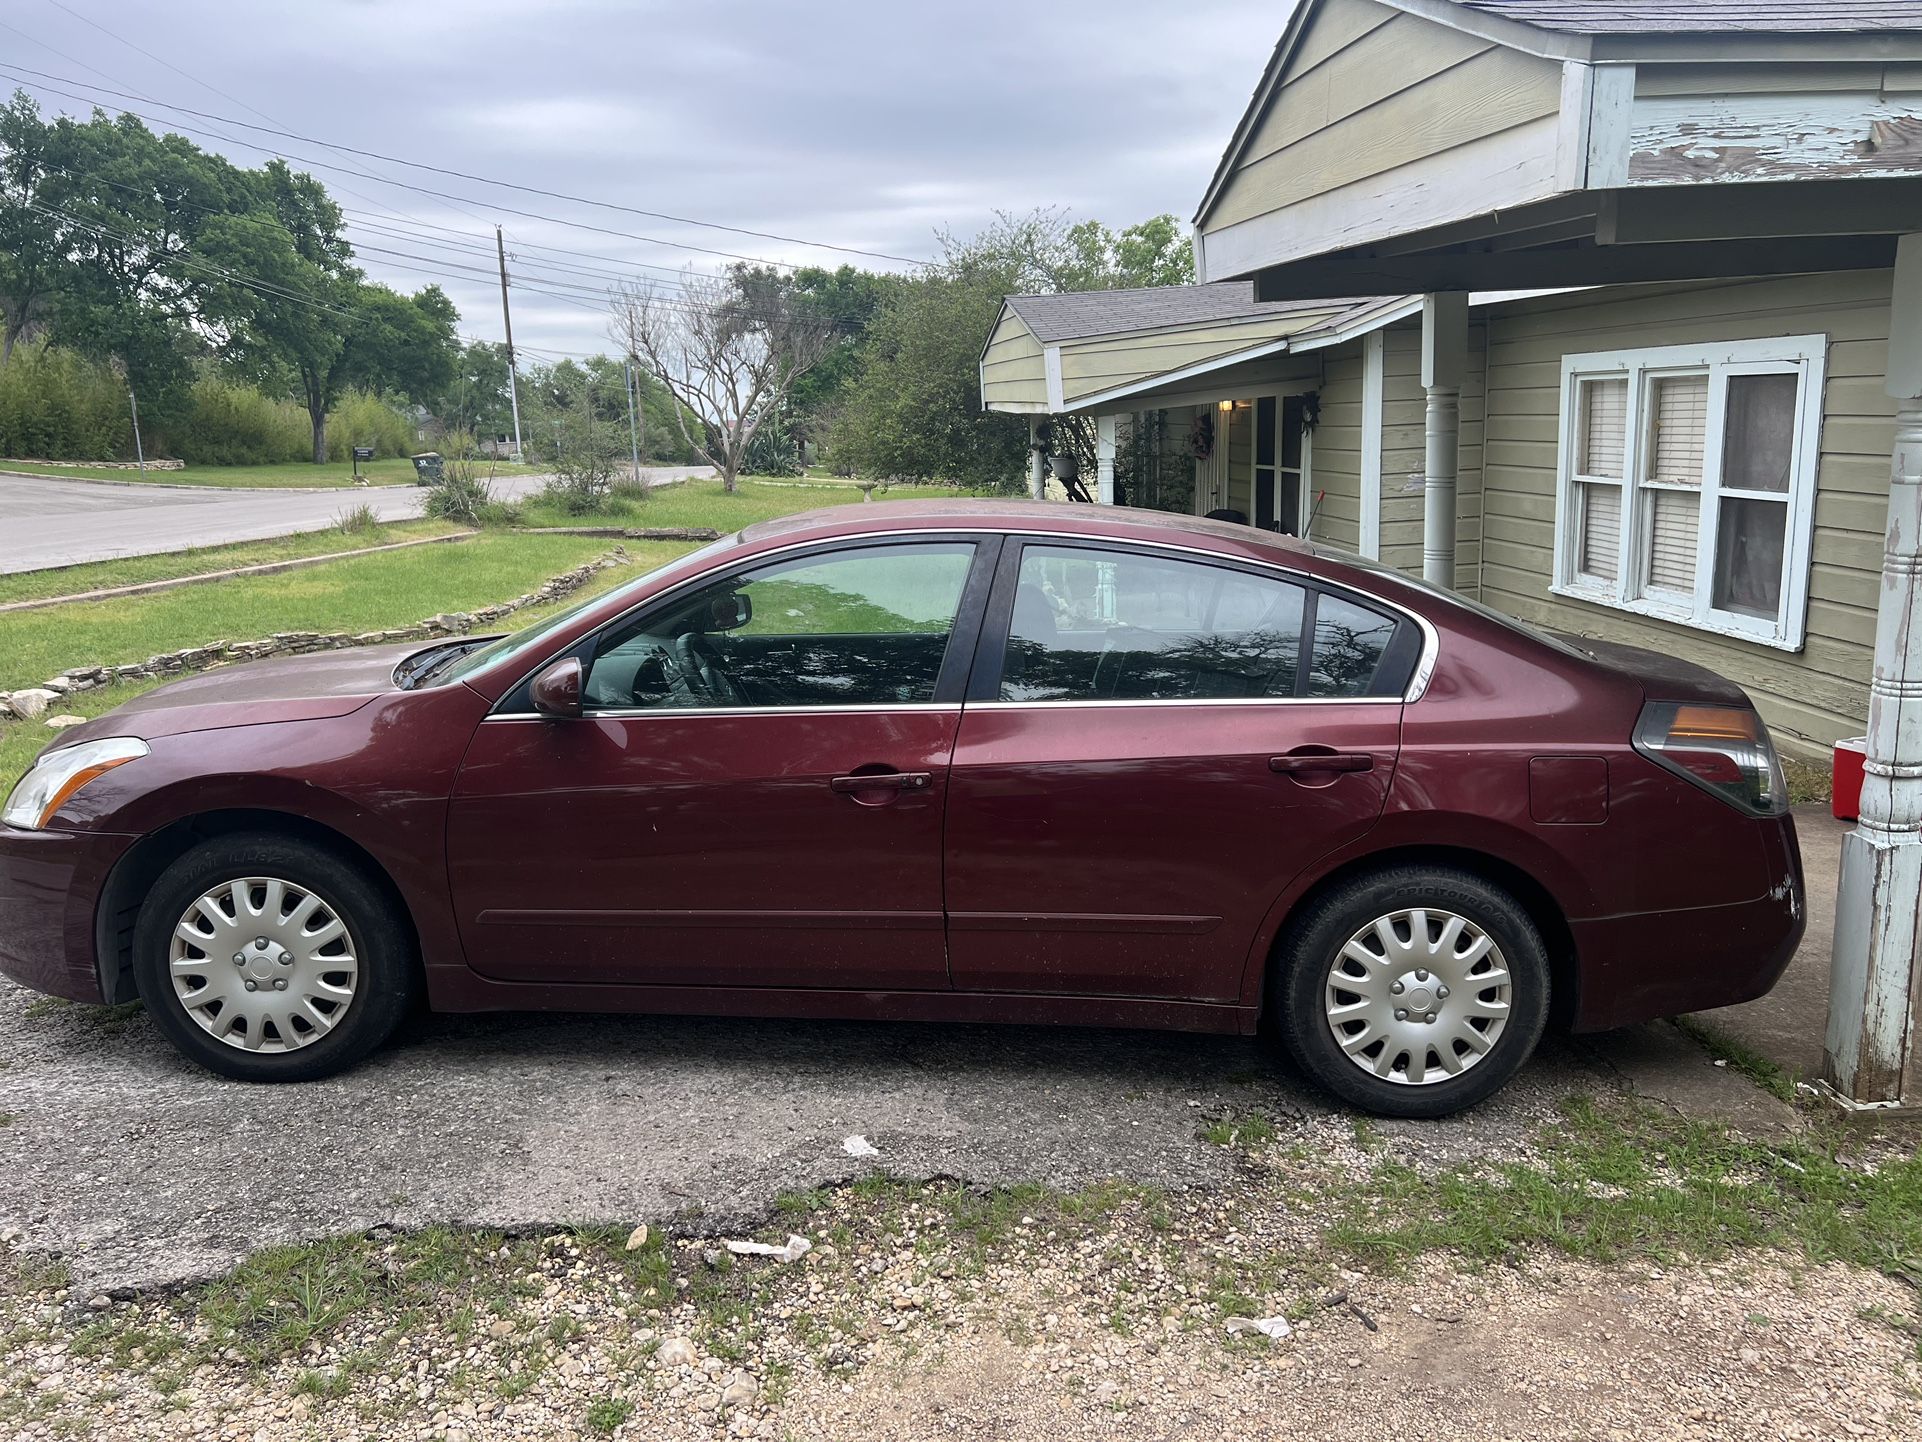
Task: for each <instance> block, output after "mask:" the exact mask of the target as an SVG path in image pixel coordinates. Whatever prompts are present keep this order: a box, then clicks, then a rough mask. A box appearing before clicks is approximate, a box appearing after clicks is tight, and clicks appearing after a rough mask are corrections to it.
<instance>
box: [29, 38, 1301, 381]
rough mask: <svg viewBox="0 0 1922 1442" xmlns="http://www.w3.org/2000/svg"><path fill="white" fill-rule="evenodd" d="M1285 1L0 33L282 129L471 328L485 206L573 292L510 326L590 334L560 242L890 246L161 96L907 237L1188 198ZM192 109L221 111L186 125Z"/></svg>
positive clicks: (599, 251) (225, 148) (49, 58)
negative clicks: (1014, 216) (766, 235)
mask: <svg viewBox="0 0 1922 1442" xmlns="http://www.w3.org/2000/svg"><path fill="white" fill-rule="evenodd" d="M1289 9H1290V4H1289V0H1180V3H1170V0H968V3H955V0H940V3H930V0H921V3H915V0H890V3H880V0H814V3H805V0H680V3H676V4H661V3H657V0H518V3H511V0H305V3H302V4H300V5H298V6H295V5H288V4H284V3H275V0H168V3H166V4H164V5H154V4H134V3H130V0H9V3H8V4H7V5H6V7H5V11H4V15H0V27H4V28H0V58H4V59H5V60H6V61H7V63H9V64H12V65H22V66H29V67H31V68H33V69H36V70H43V71H47V72H50V73H52V74H55V75H60V76H65V77H68V78H70V79H74V80H80V81H84V82H86V83H87V84H90V85H95V86H109V87H112V88H114V89H117V90H122V91H126V92H130V93H133V94H137V95H140V96H142V97H145V99H143V100H121V101H117V102H114V101H111V100H109V103H114V104H119V105H125V106H127V107H129V108H131V109H134V110H137V111H141V112H143V113H145V114H148V115H150V116H151V117H153V118H154V119H156V120H161V121H168V120H170V121H171V123H169V124H163V125H157V126H156V127H155V128H157V129H178V130H180V131H181V132H182V133H184V134H187V135H189V136H190V138H192V139H193V140H195V141H196V142H197V143H198V144H200V145H203V146H206V147H208V148H210V149H215V150H219V151H221V152H223V153H225V154H227V155H229V156H230V157H232V158H233V159H234V160H236V161H239V162H242V163H246V164H257V163H259V161H260V160H261V159H262V158H263V156H264V155H266V154H271V153H276V152H278V153H284V154H287V155H288V157H289V159H290V160H293V161H294V163H295V164H296V165H297V166H299V167H301V168H304V169H308V170H310V171H312V172H313V173H314V174H316V175H318V176H319V177H320V178H321V179H322V180H324V181H325V182H326V184H327V185H328V187H329V188H330V189H331V190H332V191H333V193H334V196H335V198H336V199H337V200H338V201H339V202H340V203H341V204H342V205H343V206H345V207H347V208H348V209H349V211H350V216H349V219H350V221H352V222H354V226H355V228H354V231H353V238H354V240H355V243H356V246H357V248H359V250H360V252H361V260H362V263H363V264H364V265H365V266H366V268H367V270H368V272H369V273H370V274H371V275H372V276H374V277H375V278H376V279H380V280H384V281H386V282H387V283H389V284H392V285H395V286H397V287H400V288H403V289H407V290H412V289H416V288H418V287H419V286H420V285H423V284H426V283H428V282H429V281H431V280H437V281H438V282H439V283H440V284H441V285H442V286H443V287H444V288H445V289H446V290H447V291H448V293H449V294H450V295H452V296H453V297H454V300H455V302H456V304H458V305H459V307H460V310H461V315H462V323H463V329H464V330H465V331H466V332H467V333H468V334H470V335H473V336H478V337H481V338H485V339H490V340H497V339H499V337H500V298H499V292H498V288H497V285H496V283H495V282H493V281H492V280H491V278H483V277H482V276H479V275H473V274H465V273H463V271H462V269H461V267H463V266H486V265H488V264H491V258H490V257H486V256H483V255H481V254H478V253H477V252H475V251H472V250H469V249H465V248H464V247H467V246H473V245H479V244H481V243H482V242H487V243H491V241H492V238H493V237H492V226H493V223H494V222H495V221H499V222H500V223H501V224H502V225H503V226H505V227H506V231H507V236H508V247H509V252H510V260H509V264H510V269H513V270H515V271H516V273H517V274H518V275H521V276H523V277H524V278H525V280H526V283H527V284H528V285H529V286H535V285H539V286H542V287H545V288H549V289H556V290H558V289H559V288H561V287H582V288H585V290H586V291H587V292H588V293H586V294H581V293H578V292H577V293H575V294H574V295H573V298H572V301H571V302H570V301H569V300H563V299H559V298H555V297H550V296H544V295H540V294H536V293H533V291H531V290H528V291H521V290H517V291H516V294H515V299H514V325H515V340H516V342H517V343H518V344H519V345H520V346H521V347H522V348H523V349H525V350H530V351H531V350H545V351H550V352H557V351H592V350H599V349H603V348H605V338H604V327H603V322H602V321H601V319H600V317H599V315H598V314H597V313H596V308H597V296H596V295H595V294H594V293H593V292H595V291H598V290H599V289H600V288H602V287H604V286H605V285H606V284H608V281H607V279H606V278H604V277H601V276H594V275H585V274H581V273H579V272H577V271H564V270H562V269H559V268H558V267H562V266H570V267H584V268H587V269H603V270H608V271H611V272H614V273H617V274H626V275H632V276H635V277H636V278H652V279H655V280H663V281H666V280H668V278H669V276H668V273H667V272H664V271H661V270H653V271H645V270H636V269H631V268H630V267H632V266H633V265H634V264H635V263H644V264H646V265H651V266H662V267H668V268H669V270H670V271H671V270H674V269H678V268H680V267H682V266H685V265H688V264H696V265H701V266H705V267H713V266H717V265H721V264H725V263H726V262H725V261H724V260H721V259H718V258H716V257H713V256H705V255H701V254H698V253H696V252H693V251H691V250H688V249H685V248H681V247H686V246H690V245H692V246H704V247H708V248H710V249H713V250H722V251H731V252H737V253H740V254H743V255H751V256H757V257H763V258H767V259H772V260H777V261H812V262H821V263H830V264H831V263H835V262H837V261H839V260H844V259H845V260H852V261H855V262H856V263H859V264H866V265H871V266H876V267H882V266H887V265H889V264H890V263H889V262H886V261H880V260H875V259H872V258H870V257H862V256H847V255H842V254H839V253H837V252H836V251H833V250H827V249H813V248H810V247H808V246H805V245H797V244H790V243H786V242H782V241H774V240H765V239H761V238H757V237H751V236H744V235H738V234H730V233H728V232H725V231H717V230H708V229H701V228H698V227H693V226H687V225H677V224H674V223H671V222H668V221H663V220H654V219H648V218H646V217H643V216H638V215H632V214H625V213H622V212H619V211H613V210H606V209H599V208H596V207H594V206H590V205H581V204H576V203H570V202H566V201H559V200H553V199H550V198H547V197H543V196H536V195H527V194H525V193H522V192H517V191H512V190H508V189H505V188H503V187H499V186H490V185H487V184H485V183H479V182H475V181H469V180H461V179H453V178H450V177H446V176H434V175H428V174H425V173H423V172H420V171H416V170H409V169H407V168H405V167H402V166H398V165H393V164H389V163H385V162H378V161H367V160H364V159H360V158H357V157H354V156H351V155H344V154H342V153H340V152H338V151H333V150H329V149H327V148H325V147H323V146H321V145H317V144H312V143H307V142H302V141H294V140H284V139H274V138H272V137H265V136H259V135H257V134H250V133H249V132H248V131H245V130H242V129H238V128H236V127H234V126H231V125H222V124H221V123H220V122H219V121H214V120H206V119H203V118H198V117H194V116H190V115H183V114H180V113H179V112H177V111H168V110H165V109H162V108H160V106H159V104H157V103H156V102H165V103H167V104H171V105H175V106H186V107H191V108H192V109H195V110H201V111H206V112H210V113H213V114H216V115H220V116H230V117H234V118H236V119H240V120H245V121H249V122H252V123H255V124H261V125H266V124H272V125H275V126H276V127H277V128H281V129H285V130H288V131H293V132H297V133H299V134H301V135H303V136H309V137H313V138H314V139H315V140H319V141H326V142H329V143H331V144H333V145H336V146H354V147H359V148H362V149H367V150H375V151H381V152H384V153H386V154H390V155H395V156H400V157H404V158H406V159H408V160H415V161H425V162H429V163H432V164H435V165H441V166H446V167H449V168H452V169H456V170H463V171H468V172H470V173H472V174H475V175H481V176H486V177H489V178H491V179H498V180H504V181H511V182H514V183H517V184H521V185H531V186H539V187H543V188H546V189H549V190H556V191H564V192H569V193H571V194H575V195H581V196H587V197H592V198H594V199H597V200H603V201H610V202H614V203H616V204H620V205H627V206H634V207H638V208H641V209H645V210H652V211H660V212H667V213H670V214H674V215H679V216H685V217H690V218H693V219H696V220H702V221H712V222H719V223H722V224H725V225H731V226H739V227H743V228H745V229H749V230H758V231H767V232H774V233H778V234H781V235H786V236H795V237H799V238H801V239H803V240H807V241H817V242H829V243H831V244H834V245H841V246H850V247H854V248H857V249H861V250H868V251H878V252H883V253H886V254H889V255H895V256H904V257H927V256H931V255H933V254H934V253H935V252H936V249H937V245H936V240H935V232H936V231H937V230H938V229H941V228H951V229H952V230H954V231H955V232H956V233H958V234H961V235H966V234H969V233H971V232H973V231H974V230H976V229H978V228H980V227H981V226H982V225H983V224H984V223H986V222H987V221H989V220H990V219H991V218H992V216H993V213H994V211H996V210H1011V211H1025V210H1028V209H1031V208H1033V207H1035V206H1039V205H1053V206H1061V207H1065V208H1066V209H1067V210H1069V211H1070V212H1071V213H1072V215H1073V216H1074V217H1075V218H1085V217H1090V216H1092V217H1097V218H1099V219H1101V220H1104V221H1107V222H1109V223H1110V224H1113V225H1116V226H1119V225H1123V224H1127V223H1129V222H1131V221H1134V220H1139V219H1141V218H1143V217H1145V216H1149V215H1154V214H1157V213H1159V212H1161V211H1173V212H1174V213H1175V214H1176V215H1178V216H1180V217H1181V218H1182V220H1183V221H1186V220H1187V219H1188V218H1189V217H1190V216H1191V215H1192V213H1193V210H1194V206H1195V202H1196V201H1197V199H1198V198H1199V196H1200V193H1201V190H1202V187H1203V185H1204V184H1205V183H1206V181H1207V178H1208V175H1209V173H1210V171H1211V170H1212V168H1213V166H1214V163H1215V161H1216V159H1217V158H1218V157H1219V155H1220V153H1221V150H1222V148H1223V146H1224V145H1225V144H1226V142H1227V140H1228V136H1229V133H1230V131H1231V130H1232V128H1233V126H1234V123H1235V121H1236V119H1237V118H1238V117H1239V116H1240V114H1241V111H1242V107H1243V105H1244V104H1245V102H1246V101H1247V98H1248V95H1249V92H1250V91H1251V90H1252V89H1253V87H1254V84H1255V81H1256V79H1257V78H1258V76H1259V74H1260V71H1261V67H1262V65H1263V63H1264V62H1265V60H1266V58H1267V56H1268V53H1269V51H1270V49H1271V48H1272V46H1273V44H1274V41H1275V39H1276V38H1277V36H1278V35H1279V34H1280V32H1281V28H1282V26H1283V24H1284V23H1285V22H1286V19H1287V14H1288V11H1289ZM89 21H91V22H93V23H92V24H89V23H88V22H89ZM96 27H98V28H96ZM108 32H111V33H108ZM122 42H127V43H122ZM130 45H131V46H138V47H140V49H142V50H145V51H148V52H151V56H149V55H143V54H141V53H140V52H139V50H136V49H133V48H129V47H130ZM55 52H60V53H55ZM169 67H177V68H169ZM203 82H204V83H203ZM51 84H52V82H47V83H46V84H43V85H42V86H39V87H35V86H31V85H30V86H29V87H28V89H29V90H30V91H31V92H32V93H34V94H36V95H37V97H38V98H39V99H40V101H41V103H42V105H43V106H44V107H45V108H46V109H47V110H49V111H59V112H67V113H84V112H85V110H86V108H87V107H86V105H85V104H84V103H82V102H79V101H76V100H74V99H72V98H69V97H67V96H63V95H59V94H56V93H54V91H53V90H52V89H50V88H47V87H48V86H49V85H51ZM209 86H211V87H213V89H209V88H208V87H209ZM62 88H72V87H65V86H63V87H62ZM219 92H224V94H222V93H219ZM76 93H82V92H78V91H76ZM103 99H105V97H103ZM250 107H251V108H250ZM269 117H271V119H270V118H269ZM190 127H191V128H190ZM216 130H218V131H224V132H225V133H226V135H227V136H229V137H234V138H226V139H223V138H219V137H217V136H215V135H212V134H209V133H207V132H209V131H216ZM247 141H254V142H257V145H258V146H264V147H267V149H265V150H263V149H260V148H256V145H255V144H248V143H246V142H247ZM341 167H348V168H352V169H361V170H367V171H373V172H377V173H378V175H380V176H382V177H393V178H397V179H399V180H403V181H406V182H408V183H410V184H414V185H419V186H425V187H428V188H431V189H433V190H439V191H445V192H449V193H451V194H454V195H457V196H459V197H461V199H459V200H458V201H451V200H448V199H444V198H441V197H437V196H433V195H424V194H421V193H419V192H418V191H414V190H408V189H405V188H403V187H401V186H397V185H394V184H390V183H387V181H386V180H384V179H368V178H366V177H364V176H356V175H352V174H346V173H343V171H342V169H341ZM515 211H521V212H534V213H536V214H537V215H539V216H541V217H550V218H543V219H537V218H531V217H530V216H528V215H525V214H515V213H514V212H515ZM557 219H558V220H568V221H578V222H586V223H587V224H589V225H595V226H601V227H604V228H605V229H608V230H614V231H624V232H629V233H631V234H633V235H637V236H646V237H649V238H651V239H653V240H659V241H663V242H667V243H666V244H650V243H647V242H645V241H642V240H638V239H627V238H623V237H620V236H615V235H608V234H602V233H598V232H596V231H594V230H584V229H579V228H576V227H574V226H570V225H565V224H560V223H557ZM368 222H371V223H372V224H375V225H378V226H380V227H381V228H382V229H381V230H380V231H376V230H373V229H370V228H368V225H367V223H368ZM429 226H441V227H451V228H453V229H454V230H456V231H458V232H460V233H459V234H449V233H447V232H446V231H444V230H435V229H431V228H429ZM395 232H399V234H396V233H395ZM430 241H439V242H442V244H440V245H433V244H430V243H429V242H430ZM537 246H538V247H558V248H562V249H565V250H568V251H580V252H587V253H588V254H589V255H590V256H592V257H594V258H593V259H588V258H583V257H582V256H578V255H576V256H560V255H554V254H551V253H548V252H543V251H537V250H535V249H532V247H537ZM376 247H378V248H379V249H381V250H386V251H398V252H407V253H409V254H407V255H380V254H376V253H374V252H375V248H376ZM419 257H426V259H420V258H419ZM401 267H413V269H402V268H401ZM549 267H553V268H549ZM897 268H898V267H897ZM429 271H431V272H433V274H426V273H423V272H429Z"/></svg>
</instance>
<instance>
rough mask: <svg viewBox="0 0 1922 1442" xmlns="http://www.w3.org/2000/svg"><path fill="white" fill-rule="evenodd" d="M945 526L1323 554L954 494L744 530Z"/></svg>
mask: <svg viewBox="0 0 1922 1442" xmlns="http://www.w3.org/2000/svg"><path fill="white" fill-rule="evenodd" d="M877 526H880V527H885V528H887V529H890V530H892V529H895V528H897V527H898V528H901V529H907V530H915V529H926V530H939V529H940V528H942V527H943V526H955V527H962V528H966V529H971V530H992V531H1027V532H1035V531H1044V532H1048V533H1051V534H1055V535H1062V536H1116V535H1124V536H1125V535H1129V534H1138V535H1139V536H1140V537H1141V539H1143V540H1149V539H1153V538H1154V537H1156V536H1160V537H1162V538H1164V539H1165V538H1166V537H1167V536H1168V535H1169V534H1170V533H1173V534H1176V535H1180V536H1183V537H1187V538H1190V539H1196V540H1210V541H1216V542H1227V543H1228V544H1229V545H1231V546H1232V547H1234V548H1235V549H1238V550H1242V551H1244V552H1245V551H1246V550H1247V549H1248V548H1250V547H1253V548H1256V549H1267V550H1273V551H1276V552H1278V553H1280V554H1281V555H1282V556H1285V557H1288V558H1290V559H1296V558H1299V557H1302V556H1312V555H1315V554H1316V548H1315V547H1314V546H1312V545H1310V544H1309V543H1308V542H1306V541H1301V540H1297V539H1296V538H1295V537H1293V536H1284V535H1281V534H1280V533H1279V532H1276V531H1260V530H1256V529H1255V528H1254V527H1252V526H1246V525H1240V524H1238V523H1236V522H1233V521H1211V520H1208V519H1207V518H1206V517H1204V516H1184V515H1178V514H1176V513H1175V512H1172V511H1144V510H1137V509H1135V508H1133V507H1131V506H1105V505H1086V504H1076V503H1073V502H1067V501H1017V500H1000V499H987V500H977V499H970V498H966V497H958V496H957V497H949V498H944V499H941V500H932V501H880V502H876V503H874V504H872V505H863V504H850V505H844V506H828V507H825V508H823V509H821V510H815V511H802V512H799V513H798V514H795V515H792V516H780V517H777V518H775V519H774V520H771V521H758V522H756V523H755V524H754V525H752V526H749V527H748V528H747V529H746V530H744V531H742V532H741V541H742V544H744V545H750V546H758V545H761V544H762V543H764V542H768V541H774V540H781V541H789V542H792V541H797V540H805V539H807V538H808V537H809V536H819V537H821V538H823V539H826V538H829V537H833V536H841V535H851V534H856V533H859V532H862V531H871V530H874V529H875V528H876V527H877Z"/></svg>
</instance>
